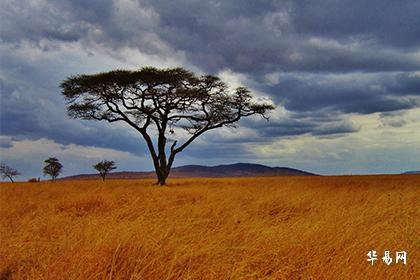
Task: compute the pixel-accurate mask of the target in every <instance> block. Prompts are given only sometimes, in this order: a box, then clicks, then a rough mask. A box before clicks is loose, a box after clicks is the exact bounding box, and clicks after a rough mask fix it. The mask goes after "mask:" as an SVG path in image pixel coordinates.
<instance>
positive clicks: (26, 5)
mask: <svg viewBox="0 0 420 280" xmlns="http://www.w3.org/2000/svg"><path fill="white" fill-rule="evenodd" d="M419 10H420V2H419V1H405V0H402V1H389V0H387V1H383V0H381V1H379V0H374V1H361V0H354V1H349V0H335V1H333V0H328V1H307V0H305V1H287V0H285V1H268V0H266V1H254V0H241V1H239V0H236V1H235V0H233V1H216V0H214V1H189V0H174V1H163V0H139V1H137V2H136V1H122V0H120V1H117V0H115V1H112V0H105V1H102V0H94V1H82V0H76V1H74V0H63V1H24V0H22V1H4V3H2V9H1V10H0V38H1V40H0V46H1V47H2V48H3V49H4V48H8V49H9V52H8V53H7V52H4V53H2V54H1V68H2V69H1V70H2V73H1V76H0V77H1V78H3V79H2V80H1V91H2V92H1V94H2V98H1V99H2V100H1V101H2V105H1V106H2V110H1V122H2V127H1V134H4V135H8V136H18V137H20V138H19V139H21V138H27V139H38V138H41V137H45V138H49V139H53V140H55V141H57V142H59V143H63V144H67V143H75V144H80V145H92V146H98V147H110V148H114V149H117V150H123V151H130V152H133V153H137V154H142V153H144V145H142V142H141V140H139V139H138V138H137V137H134V136H132V135H131V134H129V133H128V132H127V131H126V130H124V129H122V128H113V127H112V126H109V127H108V126H107V125H105V124H99V123H91V122H89V123H85V122H81V121H75V120H69V119H68V118H67V117H66V116H65V113H64V103H63V100H62V97H61V96H60V95H59V89H58V87H57V85H58V82H59V81H60V80H61V79H63V78H64V77H65V76H66V75H69V72H70V73H72V72H73V71H74V70H73V69H67V67H68V65H67V63H66V62H67V61H65V59H63V61H64V62H60V63H61V65H60V63H56V64H51V63H50V61H48V60H47V61H46V62H44V64H42V65H32V61H31V53H28V54H27V55H28V57H26V54H24V55H22V56H18V55H12V54H11V53H12V51H11V50H14V48H16V49H19V48H22V46H30V47H29V49H31V48H33V49H41V51H42V52H48V51H49V50H50V49H52V48H57V49H60V48H62V47H63V45H64V46H66V44H69V43H70V44H72V43H77V44H78V47H80V48H82V51H86V52H90V53H92V54H95V52H96V48H99V47H100V48H103V49H105V50H106V51H108V53H109V54H110V55H118V54H119V53H120V50H121V49H122V48H131V49H134V50H138V51H140V52H142V53H147V54H156V55H158V56H159V57H172V56H173V55H174V53H173V52H174V51H179V52H181V53H183V54H185V56H186V58H187V59H188V61H189V62H191V63H192V64H193V65H194V66H196V67H197V68H198V69H201V70H203V71H204V72H211V73H218V72H219V71H221V70H225V69H230V70H232V71H233V73H241V74H245V75H246V77H247V82H248V83H249V84H248V86H249V87H250V88H252V89H258V90H259V91H261V92H263V93H264V94H266V95H269V96H270V97H271V98H272V99H273V100H274V101H275V102H276V103H277V104H279V105H282V106H284V107H285V108H286V109H287V110H288V111H289V112H290V116H288V117H285V118H283V119H281V120H272V121H270V122H269V123H265V122H261V121H259V122H258V123H257V122H255V123H254V122H252V121H244V122H242V123H241V125H244V126H245V127H248V128H250V129H253V130H254V131H255V132H256V133H255V134H253V135H252V136H250V137H249V138H246V137H245V138H244V140H238V139H234V140H231V139H221V138H219V139H216V138H217V137H215V136H209V137H207V138H205V139H207V141H208V142H204V144H202V145H200V144H196V147H197V148H194V145H193V146H192V147H191V149H190V152H189V153H190V154H191V155H192V154H197V155H198V156H203V157H205V156H206V155H208V154H211V155H214V156H220V157H223V156H229V155H227V154H226V152H225V150H224V149H223V148H222V149H220V147H222V146H221V145H222V143H225V145H226V146H225V147H229V151H230V152H231V153H232V155H236V156H237V155H238V154H241V153H242V154H243V152H244V146H238V147H236V148H234V147H233V143H230V142H229V141H234V142H262V141H268V140H267V139H270V138H272V137H286V136H298V135H304V134H309V135H314V136H319V137H321V136H326V135H342V134H345V133H355V132H357V131H358V130H359V127H358V126H357V125H355V124H353V123H351V122H349V121H346V118H345V116H344V115H343V114H371V113H381V112H382V113H387V112H389V113H392V112H394V111H398V110H400V111H401V110H405V109H411V108H415V107H418V106H420V103H419V96H420V90H419V88H420V77H419V76H418V75H417V76H416V75H415V74H414V72H415V71H418V70H420V57H419V47H420V17H419V16H418V11H419ZM0 50H1V49H0ZM32 55H34V54H32ZM35 55H36V54H35ZM128 59H131V58H128ZM37 63H40V62H39V61H37ZM180 66H182V65H180ZM80 69H84V68H82V67H81V68H80ZM273 73H274V74H276V73H278V74H279V79H278V82H270V83H268V82H267V81H266V76H267V74H273ZM352 73H355V77H353V78H344V79H343V78H342V77H338V78H337V77H334V76H331V74H341V75H345V74H352ZM369 75H373V77H371V76H369ZM366 77H367V78H366ZM384 122H386V123H387V124H388V125H390V126H398V125H404V122H403V121H401V120H387V121H384ZM212 137H213V138H212ZM213 140H214V141H216V142H217V144H214V145H213V144H209V143H210V142H211V141H213ZM5 145H7V143H6V144H5ZM230 145H232V146H230ZM206 147H207V148H206ZM216 151H219V152H220V153H218V152H216Z"/></svg>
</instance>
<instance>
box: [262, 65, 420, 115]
mask: <svg viewBox="0 0 420 280" xmlns="http://www.w3.org/2000/svg"><path fill="white" fill-rule="evenodd" d="M419 80H420V79H419V78H418V77H411V75H410V74H407V73H405V74H390V73H388V74H377V75H372V76H371V77H368V78H367V79H366V78H365V77H364V76H363V75H360V74H356V76H355V77H354V78H351V79H340V78H337V77H334V76H324V75H322V76H321V75H310V76H309V78H308V75H306V76H300V75H290V74H283V75H280V76H279V82H278V83H277V84H275V85H263V86H261V87H260V90H261V91H263V92H266V93H269V94H270V95H271V96H272V97H273V98H274V100H275V101H276V102H277V103H281V104H282V105H283V106H285V108H286V109H288V110H290V111H292V112H296V113H299V114H297V115H295V117H297V118H299V115H300V114H303V115H304V116H305V115H308V114H310V113H311V112H312V113H315V112H316V113H317V114H319V113H322V115H323V116H324V117H325V116H328V115H330V116H329V117H331V116H333V115H336V114H340V113H359V114H371V113H377V112H379V113H380V112H389V111H396V110H403V109H411V108H416V107H418V106H419V105H420V99H419V98H418V95H419V94H420V88H419V87H418V86H417V84H418V83H419Z"/></svg>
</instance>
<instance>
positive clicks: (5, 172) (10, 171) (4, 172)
mask: <svg viewBox="0 0 420 280" xmlns="http://www.w3.org/2000/svg"><path fill="white" fill-rule="evenodd" d="M0 174H1V177H2V178H3V179H6V178H9V180H10V181H11V182H12V183H14V182H15V181H14V180H13V177H16V176H18V175H20V173H19V172H18V171H17V170H16V169H14V168H12V167H10V166H7V165H6V164H3V163H2V164H0Z"/></svg>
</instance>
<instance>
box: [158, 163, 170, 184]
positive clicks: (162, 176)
mask: <svg viewBox="0 0 420 280" xmlns="http://www.w3.org/2000/svg"><path fill="white" fill-rule="evenodd" d="M155 171H156V177H157V179H158V180H157V182H156V183H155V185H160V186H164V185H165V184H166V179H167V178H168V175H169V173H168V172H166V170H165V168H162V167H160V166H159V167H157V168H156V169H155Z"/></svg>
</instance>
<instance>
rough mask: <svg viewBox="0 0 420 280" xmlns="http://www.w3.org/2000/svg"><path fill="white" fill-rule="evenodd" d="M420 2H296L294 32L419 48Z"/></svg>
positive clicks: (391, 0)
mask: <svg viewBox="0 0 420 280" xmlns="http://www.w3.org/2000/svg"><path fill="white" fill-rule="evenodd" d="M419 10H420V2H419V1H412V0H402V1H393V0H371V1H363V0H356V1H355V0H327V1H312V0H302V1H295V2H294V5H293V11H292V13H291V14H292V15H293V16H292V22H293V26H294V27H295V30H296V31H297V32H298V33H303V34H315V35H319V36H323V37H333V38H339V39H342V40H346V39H347V38H349V36H351V37H358V36H360V37H362V38H364V39H366V40H372V41H373V43H375V44H386V45H390V46H394V47H403V48H416V47H419V46H420V37H419V34H420V17H419Z"/></svg>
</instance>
